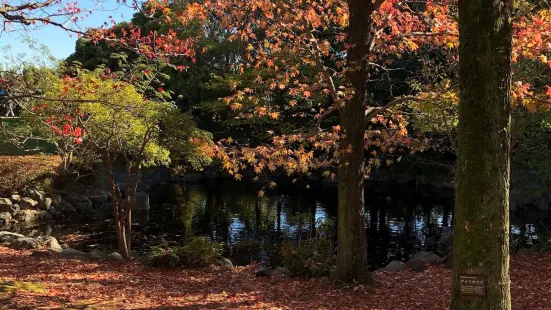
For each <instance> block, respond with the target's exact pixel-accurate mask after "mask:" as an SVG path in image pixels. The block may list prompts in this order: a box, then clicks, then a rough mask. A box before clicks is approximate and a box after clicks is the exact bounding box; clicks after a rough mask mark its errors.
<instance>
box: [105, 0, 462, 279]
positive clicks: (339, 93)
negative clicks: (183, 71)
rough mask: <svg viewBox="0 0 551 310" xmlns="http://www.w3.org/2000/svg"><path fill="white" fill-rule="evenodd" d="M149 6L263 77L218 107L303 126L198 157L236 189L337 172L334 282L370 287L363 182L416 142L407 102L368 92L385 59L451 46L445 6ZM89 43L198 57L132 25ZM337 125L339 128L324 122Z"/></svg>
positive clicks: (262, 2)
mask: <svg viewBox="0 0 551 310" xmlns="http://www.w3.org/2000/svg"><path fill="white" fill-rule="evenodd" d="M146 7H147V9H149V10H151V11H152V13H151V14H150V15H149V16H156V15H155V14H154V12H159V11H161V12H163V13H164V14H162V15H161V16H159V17H158V19H157V21H158V22H159V23H160V24H169V23H172V21H173V20H174V19H179V20H180V21H181V22H182V23H183V24H184V25H185V24H189V23H195V22H197V21H200V22H207V21H209V20H212V19H216V20H218V21H219V23H220V25H221V26H222V27H223V28H224V29H226V30H225V33H226V34H227V36H225V38H226V39H227V40H231V41H240V42H241V43H242V46H244V47H245V49H244V51H243V54H242V55H240V57H239V58H238V59H236V61H235V62H234V63H232V67H233V70H235V72H237V73H239V74H247V73H249V72H251V71H252V72H254V71H253V70H257V72H258V70H259V69H262V70H261V71H260V72H259V73H258V75H257V77H256V79H255V80H254V82H255V83H254V84H253V85H251V86H250V87H247V86H244V85H241V84H240V83H239V81H238V80H236V81H235V84H234V86H233V88H234V93H233V94H232V95H230V96H226V97H224V98H222V100H223V101H224V102H225V103H226V104H227V105H228V106H229V107H230V108H231V109H232V110H233V112H234V113H235V115H236V116H237V117H240V118H254V117H266V116H268V117H270V118H272V119H280V118H282V117H284V116H288V117H295V118H297V117H298V118H300V119H305V118H306V119H310V121H309V122H306V123H304V125H303V126H302V127H301V128H297V129H295V130H293V131H292V132H275V131H271V132H270V133H271V135H272V140H273V142H272V144H268V145H260V146H251V145H247V144H246V143H243V142H240V141H235V140H234V139H231V138H227V139H223V140H222V141H219V143H218V144H217V145H216V146H215V147H212V146H209V147H208V149H205V151H206V152H207V153H209V154H210V155H212V156H215V157H218V158H219V159H220V160H221V161H222V163H223V166H224V168H225V169H227V170H228V171H229V172H230V173H231V174H233V175H234V176H235V177H236V179H240V178H241V177H242V174H241V173H242V172H241V171H242V170H243V169H244V168H247V167H251V168H252V169H254V171H255V172H256V173H258V174H263V173H265V172H266V171H274V170H276V169H281V170H283V171H285V172H286V174H287V175H289V176H291V177H293V178H298V176H299V175H301V174H302V175H304V174H308V173H309V172H310V171H312V170H320V169H321V170H323V171H324V173H325V174H326V175H328V176H331V177H336V175H337V173H336V172H337V170H338V178H339V181H338V182H339V224H338V227H339V231H338V239H339V240H338V263H337V269H336V272H335V275H336V277H337V278H339V279H341V280H343V281H347V282H351V281H354V280H355V281H359V282H371V281H372V278H371V275H370V273H369V270H368V265H367V252H366V241H365V217H364V208H365V206H364V193H363V182H364V177H365V176H366V175H367V174H369V172H370V171H371V170H372V169H375V168H376V167H379V166H380V165H381V164H382V163H383V160H384V159H387V163H388V164H390V163H391V162H392V159H391V158H392V157H393V156H395V155H396V154H400V153H402V152H409V151H411V150H412V149H422V143H421V141H419V140H418V139H416V138H415V137H410V136H409V135H408V131H407V128H406V126H407V121H406V120H405V118H404V116H403V115H402V114H401V113H400V112H399V110H397V109H394V108H395V107H399V105H400V104H402V103H405V102H407V101H408V100H416V98H415V97H406V98H395V97H393V96H392V94H391V96H390V97H389V98H385V99H383V100H374V99H373V97H372V96H370V95H369V94H367V93H366V91H367V88H366V85H368V83H369V78H370V76H371V74H374V73H377V72H384V71H385V70H387V67H386V66H387V65H388V64H389V63H391V62H392V61H391V60H389V59H388V58H387V57H385V56H386V55H390V54H393V55H400V54H401V53H403V52H406V51H414V50H417V49H418V47H419V45H420V44H423V43H424V42H427V41H431V42H434V44H437V45H445V44H451V45H452V46H453V44H454V43H453V42H455V41H456V29H455V24H454V22H453V20H452V19H451V18H450V17H449V16H448V14H447V10H446V7H445V6H443V3H442V2H438V3H436V2H429V3H427V5H425V6H417V5H410V4H408V3H404V2H399V1H394V0H392V1H359V0H351V1H349V2H344V1H328V2H320V1H288V0H281V1H271V0H257V1H238V0H235V1H216V0H215V1H211V0H209V1H201V2H189V3H188V2H184V3H182V5H181V6H180V7H179V8H178V9H176V8H174V7H171V6H167V5H166V3H165V2H156V1H149V2H148V4H147V6H146ZM204 29H208V27H204ZM94 35H95V40H96V41H97V42H99V41H101V40H106V41H107V42H113V44H118V45H119V46H122V47H125V48H128V49H131V50H133V51H135V52H139V53H142V54H144V55H147V56H148V57H150V58H159V59H166V58H167V57H175V56H177V57H191V58H192V59H196V57H198V55H200V54H201V53H202V49H200V48H199V49H198V48H196V46H195V44H196V42H197V41H198V40H199V38H197V37H189V38H181V37H179V36H178V35H177V33H175V32H174V31H172V32H171V31H168V32H167V33H162V34H161V33H157V32H155V31H149V32H148V33H142V32H141V28H139V27H134V28H133V27H132V26H130V27H129V30H128V31H126V33H125V34H123V35H122V36H118V37H117V36H116V35H114V34H113V32H112V31H109V30H99V31H97V32H96V33H95V34H94ZM279 93H284V94H285V98H286V99H285V101H286V104H282V105H272V104H270V103H271V98H273V97H274V96H275V95H277V94H279ZM304 107H308V109H307V110H306V111H305V110H302V109H303V108H304ZM334 116H337V119H338V123H335V121H334V118H333V120H331V119H330V118H332V117H334ZM365 155H368V156H367V159H366V158H365V157H364V156H365ZM388 156H390V157H388ZM271 184H272V183H271ZM260 194H262V192H260Z"/></svg>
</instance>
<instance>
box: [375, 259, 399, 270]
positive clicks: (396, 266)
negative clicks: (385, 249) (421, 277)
mask: <svg viewBox="0 0 551 310" xmlns="http://www.w3.org/2000/svg"><path fill="white" fill-rule="evenodd" d="M405 268H406V265H405V264H404V263H403V262H401V261H398V260H393V261H391V262H390V263H389V264H388V265H386V267H385V268H381V269H379V270H378V271H389V272H396V271H399V270H402V269H405Z"/></svg>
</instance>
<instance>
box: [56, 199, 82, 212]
mask: <svg viewBox="0 0 551 310" xmlns="http://www.w3.org/2000/svg"><path fill="white" fill-rule="evenodd" d="M55 208H56V210H57V211H59V212H63V213H75V212H77V209H75V208H74V207H73V205H71V204H70V203H68V202H67V201H65V200H63V199H61V200H60V201H59V203H58V204H56V205H55Z"/></svg>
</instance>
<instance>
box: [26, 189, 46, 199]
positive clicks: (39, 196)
mask: <svg viewBox="0 0 551 310" xmlns="http://www.w3.org/2000/svg"><path fill="white" fill-rule="evenodd" d="M29 197H31V198H32V199H33V200H35V201H38V202H42V201H44V192H42V191H39V190H36V189H31V190H30V191H29Z"/></svg>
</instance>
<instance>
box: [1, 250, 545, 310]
mask: <svg viewBox="0 0 551 310" xmlns="http://www.w3.org/2000/svg"><path fill="white" fill-rule="evenodd" d="M29 266H33V268H29ZM255 267H256V266H255V265H250V266H247V267H237V268H235V269H234V270H226V269H212V270H200V271H195V270H155V269H150V268H147V267H145V266H144V265H143V264H141V263H138V262H131V263H122V264H121V263H116V262H104V263H95V262H88V261H79V260H65V259H57V258H48V259H37V258H35V257H31V256H30V253H29V252H20V251H15V250H10V249H8V248H5V247H1V246H0V270H2V273H0V282H2V281H25V282H35V283H41V284H42V285H43V286H45V290H44V291H43V292H32V291H18V292H16V294H14V295H13V296H12V297H11V298H9V299H5V300H4V304H3V306H5V307H7V308H10V309H11V308H31V309H35V308H59V307H62V308H64V307H71V306H74V305H78V304H83V303H84V302H85V301H88V302H87V303H89V304H94V305H95V306H96V307H99V308H102V309H113V308H123V309H127V308H142V309H146V308H154V307H162V308H167V309H172V308H190V309H195V308H197V309H203V308H227V309H368V310H375V309H377V310H394V309H424V310H441V309H448V307H449V302H450V298H451V284H450V283H451V272H450V270H448V269H444V268H442V267H432V268H429V269H428V270H426V271H425V272H422V273H417V272H413V271H410V270H404V271H399V272H395V273H390V272H380V273H377V276H376V280H377V283H376V284H375V285H373V286H359V285H350V286H341V285H335V284H333V283H331V282H330V281H327V280H324V279H303V278H289V277H284V276H282V275H281V274H279V273H277V272H275V273H274V275H273V276H272V277H271V278H269V279H268V278H257V277H255V275H254V270H255ZM535 271H537V272H535ZM549 278H551V256H550V255H549V254H544V253H537V254H528V255H516V256H513V257H512V259H511V294H512V304H513V309H530V310H539V309H542V310H543V309H548V301H549V299H551V292H550V291H549V290H548V285H547V284H546V279H549ZM0 294H1V293H0Z"/></svg>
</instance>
